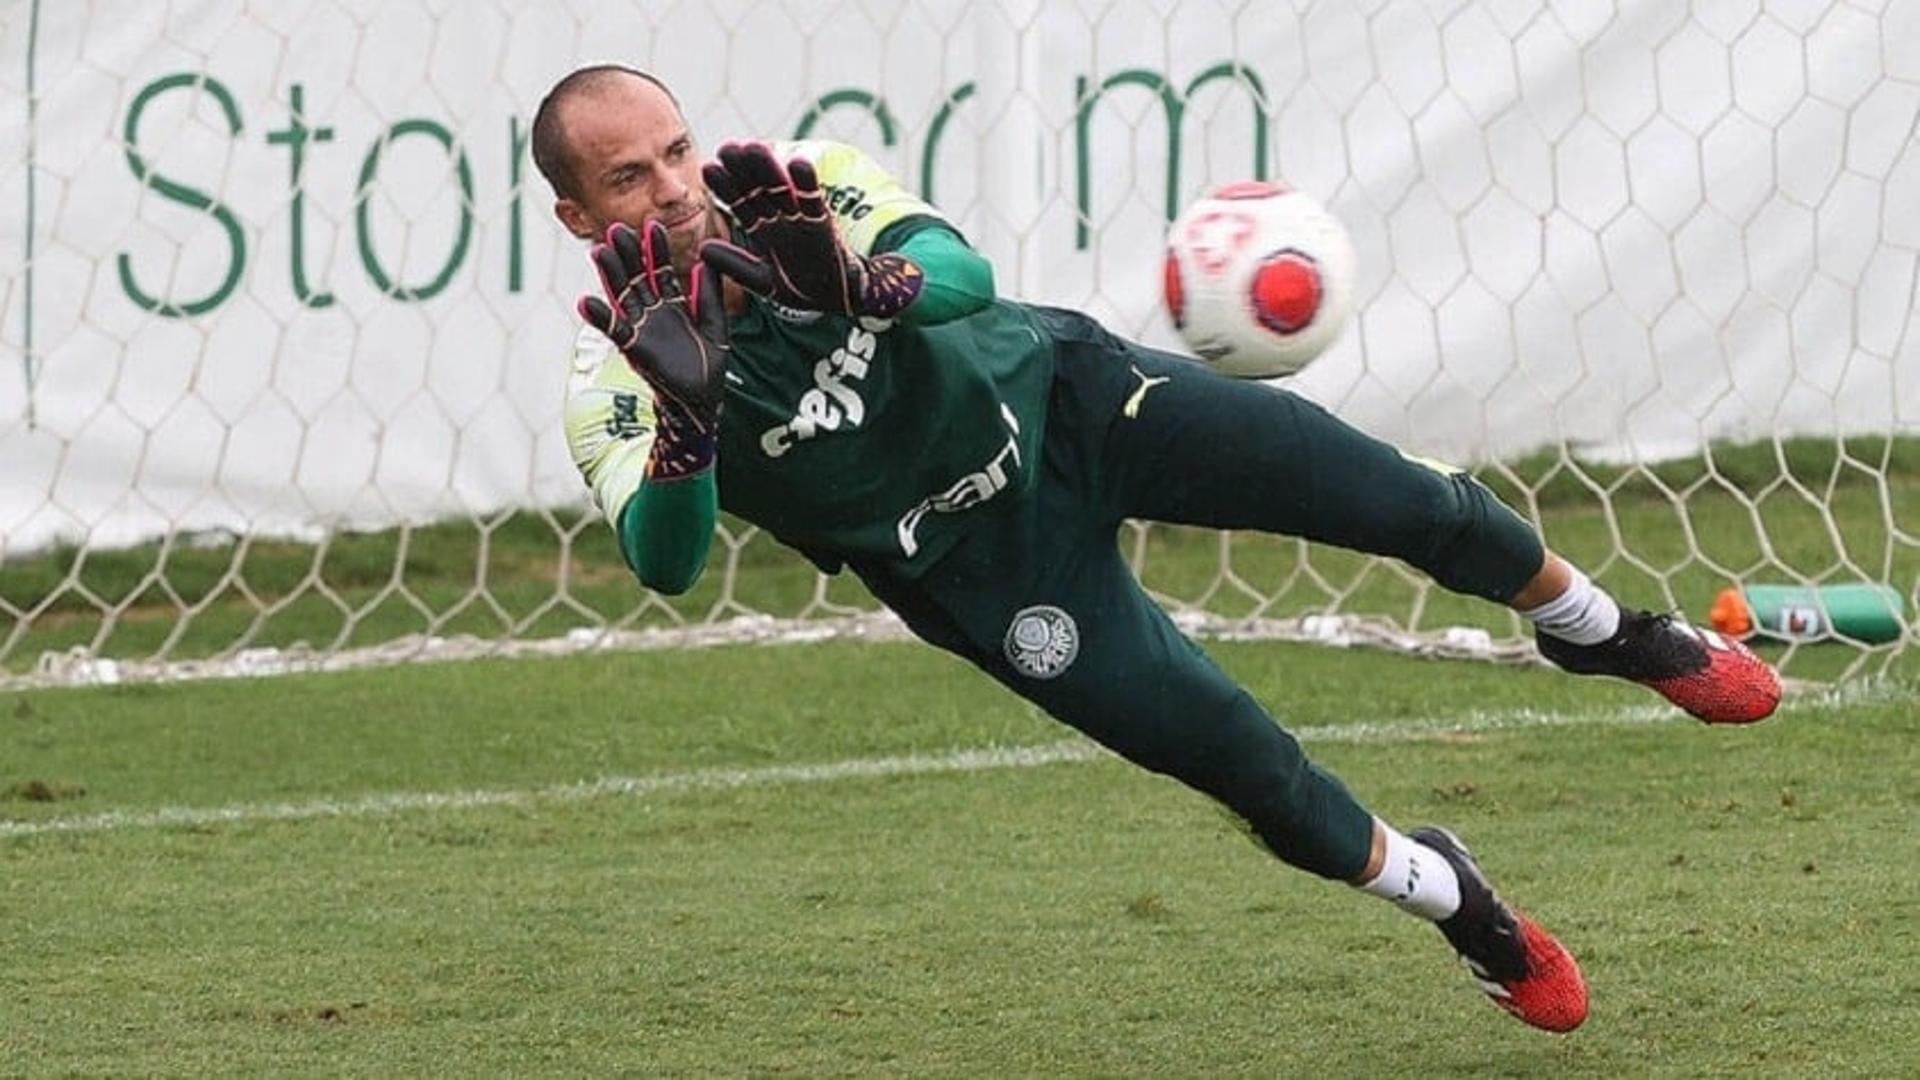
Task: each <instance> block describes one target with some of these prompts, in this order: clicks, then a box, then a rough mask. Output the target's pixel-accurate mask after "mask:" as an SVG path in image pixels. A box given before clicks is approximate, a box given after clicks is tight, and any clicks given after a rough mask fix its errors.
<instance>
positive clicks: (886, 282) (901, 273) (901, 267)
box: [860, 251, 927, 319]
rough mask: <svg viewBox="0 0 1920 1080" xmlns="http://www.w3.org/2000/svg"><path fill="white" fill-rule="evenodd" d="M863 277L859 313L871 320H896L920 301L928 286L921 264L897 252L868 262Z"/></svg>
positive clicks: (879, 256) (878, 256)
mask: <svg viewBox="0 0 1920 1080" xmlns="http://www.w3.org/2000/svg"><path fill="white" fill-rule="evenodd" d="M865 278H866V280H865V281H864V282H863V283H862V286H861V290H860V314H861V315H863V316H866V317H868V318H873V319H893V318H898V317H899V315H900V313H901V312H903V311H905V310H907V308H909V307H911V306H912V305H913V302H914V301H915V300H918V299H920V292H921V290H922V289H924V288H926V284H927V275H926V273H925V272H924V271H923V270H921V269H920V264H919V263H917V262H914V261H913V260H912V259H909V258H907V257H906V256H905V255H902V254H900V253H899V252H897V251H888V252H884V253H882V254H879V255H875V256H873V257H872V258H870V259H867V260H866V274H865Z"/></svg>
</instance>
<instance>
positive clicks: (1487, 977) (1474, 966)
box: [1407, 825, 1587, 1032]
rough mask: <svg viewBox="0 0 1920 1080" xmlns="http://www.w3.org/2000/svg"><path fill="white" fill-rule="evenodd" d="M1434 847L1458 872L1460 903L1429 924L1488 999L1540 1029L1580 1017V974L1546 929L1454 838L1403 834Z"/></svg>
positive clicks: (1437, 832) (1431, 831) (1583, 1003)
mask: <svg viewBox="0 0 1920 1080" xmlns="http://www.w3.org/2000/svg"><path fill="white" fill-rule="evenodd" d="M1407 835H1408V836H1409V837H1410V838H1412V839H1413V840H1414V841H1416V842H1418V843H1421V844H1424V845H1426V846H1427V847H1429V848H1432V849H1433V850H1434V851H1435V852H1437V853H1438V854H1439V855H1440V857H1441V858H1443V859H1445V860H1447V863H1448V865H1450V866H1452V867H1453V872H1454V874H1455V875H1457V876H1458V877H1459V879H1460V910H1458V911H1456V912H1454V913H1453V914H1452V915H1451V916H1449V917H1447V918H1445V919H1443V920H1441V921H1440V922H1439V923H1437V924H1435V925H1437V926H1439V927H1440V932H1441V933H1442V934H1444V935H1446V938H1447V943H1448V944H1450V945H1452V946H1453V950H1454V951H1455V952H1457V953H1459V954H1460V958H1461V959H1462V960H1465V961H1466V963H1467V968H1468V970H1469V971H1471V972H1472V973H1473V977H1474V980H1475V981H1476V982H1478V983H1479V984H1480V989H1482V990H1484V991H1486V994H1487V997H1489V998H1491V999H1492V1000H1493V1003H1494V1004H1495V1005H1498V1006H1500V1007H1501V1008H1503V1009H1505V1010H1507V1011H1508V1012H1510V1013H1512V1014H1513V1015H1514V1016H1516V1017H1519V1018H1520V1019H1521V1020H1522V1021H1524V1022H1525V1023H1527V1024H1530V1025H1532V1026H1534V1027H1537V1028H1540V1029H1541V1030H1543V1031H1553V1032H1567V1031H1572V1030H1573V1029H1574V1028H1577V1027H1579V1026H1580V1022H1581V1021H1583V1020H1585V1019H1586V1018H1587V981H1586V979H1585V978H1583V977H1582V976H1581V974H1580V965H1579V964H1577V963H1575V962H1574V959H1573V955H1572V954H1571V953H1569V952H1567V950H1566V949H1565V948H1564V947H1563V946H1562V945H1561V944H1560V943H1559V942H1558V941H1555V940H1554V938H1553V935H1552V934H1549V933H1547V932H1546V931H1545V930H1542V929H1541V928H1540V925H1539V924H1538V923H1536V922H1534V921H1533V920H1532V919H1529V918H1527V917H1526V915H1524V914H1522V913H1521V912H1519V911H1516V910H1514V909H1513V908H1511V907H1509V906H1507V904H1506V903H1505V902H1504V901H1502V900H1501V899H1500V897H1499V896H1498V895H1497V894H1496V893H1495V892H1494V891H1493V886H1492V885H1491V884H1490V883H1488V881H1487V878H1486V875H1485V874H1482V873H1481V872H1480V865H1479V864H1478V863H1476V862H1475V861H1474V859H1473V855H1472V853H1471V852H1469V851H1467V848H1466V845H1465V844H1462V843H1461V842H1460V838H1459V837H1457V836H1455V835H1453V834H1452V833H1450V832H1448V831H1447V830H1445V829H1442V828H1438V827H1436V826H1432V825H1428V826H1424V827H1422V828H1418V829H1415V830H1413V831H1412V832H1410V833H1408V834H1407Z"/></svg>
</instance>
